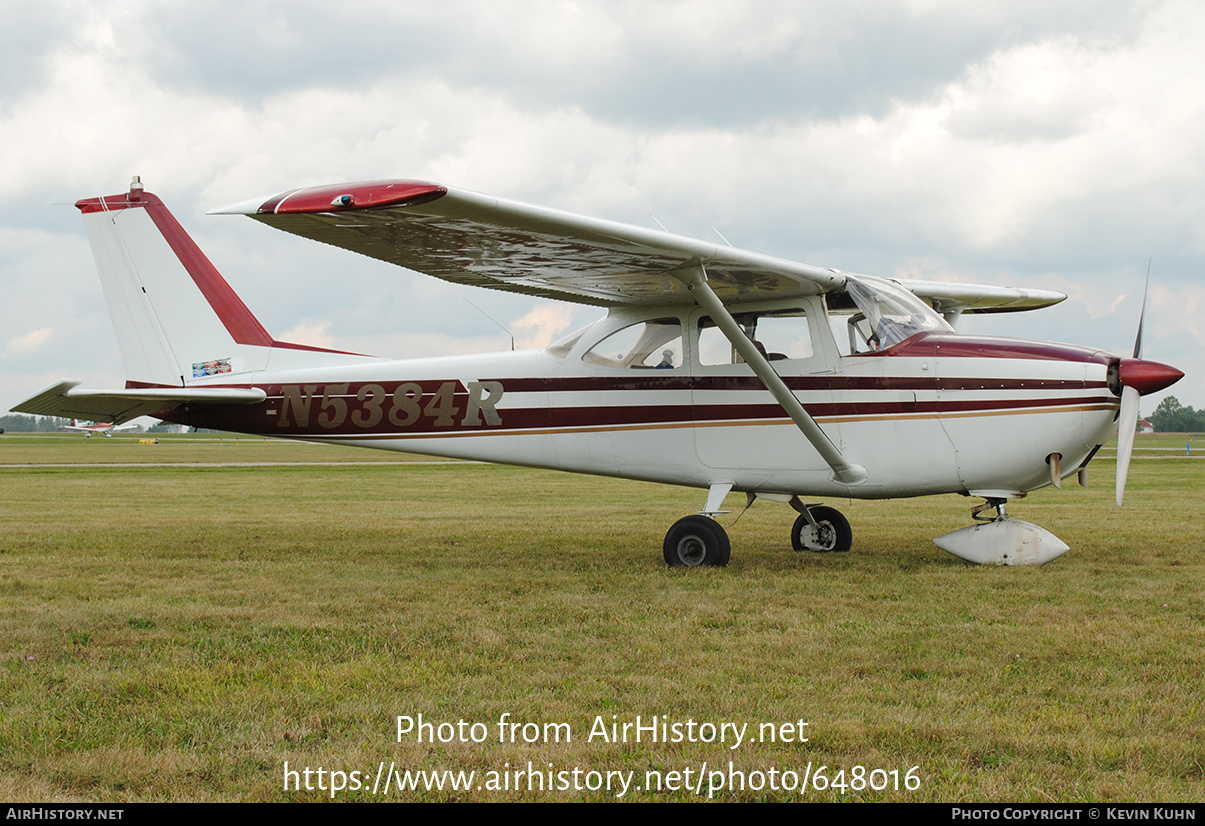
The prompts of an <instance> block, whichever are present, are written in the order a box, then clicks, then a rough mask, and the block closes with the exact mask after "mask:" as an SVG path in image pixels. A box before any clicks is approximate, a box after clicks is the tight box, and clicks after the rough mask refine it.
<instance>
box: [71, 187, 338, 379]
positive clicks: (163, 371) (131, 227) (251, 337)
mask: <svg viewBox="0 0 1205 826" xmlns="http://www.w3.org/2000/svg"><path fill="white" fill-rule="evenodd" d="M76 207H78V208H79V210H80V211H81V212H82V213H83V216H84V224H85V226H86V227H87V230H88V239H89V241H90V242H91V244H92V254H93V256H94V257H95V258H96V267H97V270H98V271H99V272H100V279H101V284H102V286H103V287H104V292H105V300H106V302H107V303H108V305H109V313H110V315H111V316H112V319H113V326H114V328H115V329H116V332H117V343H118V346H119V347H120V348H121V357H122V361H123V362H124V363H125V367H126V373H127V376H126V378H127V383H128V384H131V385H159V386H175V387H180V386H183V385H187V384H190V383H192V382H194V381H203V380H206V379H209V378H210V377H211V376H217V377H224V376H225V375H226V374H231V378H233V377H234V376H235V375H237V374H240V373H248V372H252V371H256V370H262V369H265V368H266V367H267V366H268V363H269V360H270V359H271V358H272V354H273V352H274V351H276V352H279V351H281V350H284V351H303V352H304V353H305V354H306V355H307V356H308V358H294V359H291V361H293V362H294V363H298V362H308V363H310V364H315V363H327V364H329V363H331V361H342V362H344V363H345V362H346V360H347V357H348V356H351V357H352V358H362V357H357V356H354V354H343V353H335V352H334V351H330V350H323V349H321V348H316V347H307V346H304V345H297V344H287V343H284V342H279V341H275V340H273V338H272V336H270V335H269V334H268V331H267V330H265V329H264V327H263V325H262V324H260V323H259V321H258V320H257V319H256V318H255V316H254V315H253V314H252V313H251V311H250V310H249V309H248V308H247V305H245V304H244V303H243V302H242V300H241V299H240V298H239V297H238V295H237V294H235V292H234V290H232V289H231V288H230V285H229V284H227V283H226V279H224V278H222V276H221V274H220V273H219V272H218V271H217V269H216V268H215V267H214V266H213V264H212V263H210V261H209V259H208V258H206V257H205V254H204V253H203V252H201V250H200V248H198V247H197V245H196V244H195V243H193V240H192V239H191V238H190V237H189V236H188V233H186V232H185V231H184V229H183V227H181V226H180V224H179V222H177V221H176V219H175V218H174V217H173V216H172V214H171V213H170V212H169V211H168V209H167V207H166V206H164V205H163V202H162V201H160V200H159V199H158V198H157V197H155V196H154V195H152V194H150V193H149V192H144V191H143V189H142V184H141V183H140V182H139V180H138V179H137V178H135V179H134V183H133V184H132V185H131V186H130V191H129V192H127V193H124V194H122V195H110V196H108V197H103V198H89V199H86V200H82V201H78V202H77V203H76ZM321 354H326V355H321ZM293 355H295V356H300V355H301V353H296V352H294V354H293ZM332 357H333V358H332ZM277 360H278V361H279V356H278V358H277ZM210 380H211V381H212V379H210Z"/></svg>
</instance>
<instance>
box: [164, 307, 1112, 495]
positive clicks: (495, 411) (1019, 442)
mask: <svg viewBox="0 0 1205 826" xmlns="http://www.w3.org/2000/svg"><path fill="white" fill-rule="evenodd" d="M733 314H734V316H737V317H739V318H748V319H756V320H755V321H751V322H750V323H751V324H756V323H758V322H761V323H762V328H760V329H764V330H766V332H765V333H764V334H759V335H764V336H765V337H766V338H767V344H766V346H768V347H770V348H771V349H770V351H769V352H768V353H767V357H768V358H769V359H770V361H771V363H772V365H773V367H774V370H775V372H777V373H778V374H779V375H780V376H781V377H782V378H783V380H784V381H785V383H786V385H787V386H788V387H789V388H790V390H791V391H792V392H793V393H794V394H795V395H796V397H797V398H798V399H799V401H800V402H801V403H802V404H803V406H804V407H805V409H806V410H807V412H808V413H809V414H810V415H811V416H812V417H813V418H814V419H815V420H816V421H817V423H819V425H820V426H821V428H822V429H823V430H824V432H825V434H827V436H828V437H829V439H830V440H831V441H832V442H833V444H834V445H836V446H837V447H838V449H839V450H840V451H841V452H842V453H843V454H844V455H845V456H846V457H847V458H848V459H849V460H850V461H851V462H854V463H856V464H858V465H861V466H863V467H865V468H866V471H867V478H866V479H865V481H863V482H861V483H858V484H853V485H850V484H844V483H840V482H838V481H836V480H835V479H834V476H833V472H832V469H831V468H830V467H829V466H828V465H827V464H826V463H825V462H824V461H823V460H822V459H821V457H820V456H819V455H818V454H817V452H816V450H815V449H814V448H813V447H812V445H811V444H809V442H808V441H807V439H805V438H804V436H803V434H802V433H801V432H800V430H799V429H798V428H797V427H796V426H795V423H794V422H792V420H791V419H790V418H788V416H787V415H786V414H785V413H784V411H783V408H782V407H781V406H780V405H779V404H778V403H776V402H775V400H774V399H773V398H772V397H771V395H770V392H769V391H768V390H767V389H766V388H765V386H764V384H763V383H762V382H761V381H760V380H759V379H758V378H757V377H756V376H755V375H754V374H753V372H752V370H751V369H750V366H749V365H748V364H745V363H742V362H741V360H740V358H739V356H738V355H736V354H735V353H733V352H732V351H731V348H727V345H726V343H725V342H724V341H723V340H720V339H719V338H717V336H715V335H714V334H712V333H711V328H710V326H709V320H708V319H707V317H706V313H705V312H703V311H702V310H700V309H698V308H691V307H690V306H684V305H673V306H666V307H663V308H641V309H639V310H613V311H612V312H611V313H610V314H609V315H608V316H607V317H606V318H603V319H601V320H599V321H598V322H596V323H595V324H593V325H592V326H590V327H589V328H587V329H586V330H585V331H583V332H581V333H580V334H578V335H576V336H573V337H571V338H570V339H567V340H565V341H563V342H561V343H559V344H556V345H553V346H552V347H549V348H546V349H542V350H529V351H520V352H503V353H493V354H487V355H471V356H453V357H443V358H427V359H414V360H404V361H391V360H384V359H367V358H365V359H362V360H357V359H349V360H348V362H347V363H346V364H338V365H334V366H330V367H321V368H314V367H312V366H311V367H309V368H308V369H305V370H288V369H284V370H274V369H263V370H255V371H251V372H246V373H242V374H218V375H213V376H205V377H202V378H199V379H196V380H194V381H193V382H191V383H190V386H192V385H195V386H198V387H200V386H214V385H222V386H231V385H233V386H254V387H259V388H261V389H263V390H264V391H265V393H266V394H267V398H266V399H265V400H264V401H263V402H262V403H260V404H258V405H230V406H202V405H193V406H191V408H183V407H182V408H177V409H175V410H169V411H164V412H163V414H162V415H163V416H164V417H165V418H168V419H169V420H172V421H176V422H180V423H183V424H188V425H192V426H196V427H212V428H218V429H225V430H233V431H238V432H243V433H251V434H262V435H268V436H279V437H287V438H297V439H305V440H312V441H322V442H331V443H339V444H347V445H356V446H361V447H372V448H384V449H390V450H403V451H409V452H414V453H421V454H430V455H436V456H446V457H454V458H464V459H477V460H483V461H488V462H500V463H507V464H516V465H527V466H534V467H546V468H555V469H560V470H569V471H576V472H581V473H591V474H598V475H605V476H620V477H626V478H635V479H644V480H648V481H654V482H662V483H668V484H676V485H688V486H694V487H704V488H706V487H710V486H712V485H715V484H721V483H731V484H732V486H733V489H734V490H738V491H751V492H756V493H765V494H794V495H806V496H842V497H852V498H860V499H876V498H888V497H903V496H921V495H927V494H936V493H949V492H958V493H973V494H976V495H991V496H1002V497H1007V496H1015V495H1021V494H1024V492H1026V491H1028V490H1032V489H1034V488H1037V487H1041V486H1043V485H1046V484H1049V483H1050V482H1051V469H1050V463H1049V457H1050V456H1051V455H1052V454H1057V455H1058V457H1059V459H1060V466H1061V474H1062V475H1069V474H1072V473H1074V472H1075V471H1076V469H1077V468H1079V467H1080V466H1081V465H1082V464H1083V463H1084V462H1085V461H1086V460H1087V459H1088V458H1090V456H1091V454H1092V453H1093V451H1094V450H1095V449H1096V448H1097V447H1098V446H1099V445H1100V444H1102V443H1103V442H1104V441H1105V440H1106V439H1107V438H1108V437H1109V435H1110V434H1111V432H1112V430H1113V429H1114V427H1115V424H1114V421H1115V418H1116V415H1117V411H1118V409H1119V401H1118V397H1117V395H1116V394H1115V393H1114V392H1112V391H1111V390H1110V388H1109V380H1108V369H1109V365H1110V363H1114V362H1116V361H1117V359H1116V357H1115V356H1113V355H1111V354H1108V353H1105V352H1101V351H1097V350H1091V349H1086V348H1080V347H1073V346H1069V345H1060V344H1051V343H1047V342H1036V341H1022V340H1010V339H988V338H976V337H968V336H961V335H957V334H954V333H943V332H923V333H920V334H917V335H913V336H911V337H910V338H907V339H905V340H904V341H902V342H899V343H895V344H893V345H892V346H887V347H886V348H885V349H882V350H878V349H873V348H871V347H869V346H867V347H865V348H864V349H863V351H862V352H858V351H857V350H858V348H857V347H856V346H853V345H845V344H844V342H843V341H842V343H841V344H839V343H838V342H839V339H841V337H840V336H838V335H835V334H834V327H837V326H839V324H840V321H838V322H837V323H836V324H834V323H833V322H832V320H831V319H830V316H829V314H828V311H827V308H826V306H825V301H824V298H823V297H822V296H818V297H811V298H796V299H791V300H789V301H779V302H771V303H763V304H760V305H756V306H751V307H734V309H733ZM841 318H842V317H841V316H838V315H834V316H832V319H838V320H840V319H841ZM767 319H771V320H773V321H774V322H775V324H779V325H780V328H772V326H771V325H770V323H769V321H768V320H767ZM750 329H751V330H752V327H750ZM838 332H839V331H838ZM850 340H851V342H853V340H854V336H853V335H852V334H851V335H850ZM759 346H760V345H759ZM763 349H764V348H763Z"/></svg>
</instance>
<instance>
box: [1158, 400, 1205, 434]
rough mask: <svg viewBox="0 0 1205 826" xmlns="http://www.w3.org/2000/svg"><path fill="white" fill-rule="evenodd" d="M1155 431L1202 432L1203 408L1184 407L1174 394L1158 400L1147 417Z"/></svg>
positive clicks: (1203, 421) (1203, 427) (1204, 423)
mask: <svg viewBox="0 0 1205 826" xmlns="http://www.w3.org/2000/svg"><path fill="white" fill-rule="evenodd" d="M1148 418H1149V419H1150V422H1151V424H1153V425H1154V426H1155V432H1157V433H1202V432H1205V410H1193V409H1192V405H1189V406H1188V407H1184V406H1183V405H1182V404H1180V400H1179V399H1177V398H1176V397H1175V396H1168V397H1167V398H1166V399H1164V400H1163V401H1161V402H1159V406H1158V407H1156V408H1155V412H1154V413H1152V414H1151V415H1150V416H1149V417H1148Z"/></svg>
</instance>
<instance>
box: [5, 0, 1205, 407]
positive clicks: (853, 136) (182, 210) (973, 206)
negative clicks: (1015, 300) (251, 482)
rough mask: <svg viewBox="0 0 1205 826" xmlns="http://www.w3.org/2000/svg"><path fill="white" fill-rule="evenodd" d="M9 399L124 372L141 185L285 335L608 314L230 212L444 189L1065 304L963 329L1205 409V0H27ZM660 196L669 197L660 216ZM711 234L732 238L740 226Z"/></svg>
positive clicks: (455, 338)
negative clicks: (1087, 360) (130, 226)
mask: <svg viewBox="0 0 1205 826" xmlns="http://www.w3.org/2000/svg"><path fill="white" fill-rule="evenodd" d="M0 14H2V15H3V19H4V21H5V22H4V26H3V28H2V29H0V77H2V78H3V83H0V290H2V293H0V296H2V297H0V409H2V410H7V409H8V408H9V407H11V406H12V405H14V404H16V403H18V402H19V401H21V400H22V399H24V398H27V397H28V396H31V395H33V394H34V393H36V392H37V391H38V390H40V389H42V388H43V387H45V386H47V385H49V384H51V383H53V382H55V381H58V380H59V379H62V378H67V377H71V378H79V379H83V380H84V383H85V386H88V387H121V386H123V384H124V381H125V376H124V372H123V370H122V367H121V362H120V357H119V355H118V351H117V343H116V339H115V337H114V334H113V331H112V326H111V323H110V321H109V317H108V312H107V310H106V308H105V302H104V298H103V296H102V293H101V290H100V284H99V281H98V280H97V277H96V273H95V268H94V265H93V262H92V256H91V252H90V249H89V247H88V243H87V238H86V237H85V234H84V230H83V225H82V222H81V221H80V218H79V213H78V212H77V210H75V209H74V208H73V207H72V206H71V204H73V203H74V202H75V201H76V200H78V199H81V198H86V197H93V196H97V195H108V194H115V193H120V192H124V191H125V190H126V189H127V187H128V184H129V181H130V178H131V176H133V175H139V176H141V178H142V180H143V182H144V184H145V185H146V188H147V190H148V191H151V192H154V193H156V194H157V195H159V196H160V197H161V198H162V199H163V200H164V201H165V202H166V203H167V205H168V207H169V208H170V209H171V210H172V211H173V213H174V214H175V215H176V217H177V218H178V219H179V220H180V222H181V223H182V224H183V225H184V227H185V228H186V229H187V230H188V231H189V233H190V234H192V236H193V238H194V239H195V240H196V241H197V243H198V244H199V245H200V246H201V248H202V249H203V250H205V252H206V253H207V254H208V255H209V257H210V259H211V260H212V261H213V262H214V264H215V265H216V266H217V268H218V269H219V271H221V272H222V273H223V275H225V276H226V278H227V280H228V281H229V282H230V283H231V285H232V286H233V287H234V288H235V290H236V291H237V292H238V293H239V294H240V295H241V296H242V297H243V299H244V301H245V302H246V303H247V304H248V306H249V307H250V308H251V309H252V311H253V312H254V313H255V314H256V315H257V316H258V317H259V319H260V320H261V321H262V322H263V324H264V326H265V327H266V328H267V329H268V330H269V331H270V332H271V333H272V334H273V335H274V336H275V337H277V338H280V339H285V340H294V341H302V342H306V343H311V344H318V345H324V346H330V347H335V348H338V349H345V350H354V351H358V352H368V353H376V354H381V355H389V356H395V357H399V358H404V357H410V356H428V355H440V354H445V353H464V352H480V351H488V350H497V349H506V348H508V347H509V346H510V338H509V336H508V335H507V334H506V333H504V332H503V331H502V330H501V329H500V327H504V328H506V329H507V330H510V331H511V332H512V333H513V334H514V336H515V337H516V339H517V340H518V345H519V346H520V347H522V346H542V345H543V344H546V343H548V342H549V341H550V340H552V339H553V338H555V337H557V336H558V335H560V334H563V333H565V332H568V331H569V330H570V329H572V328H575V327H578V326H581V325H583V324H585V323H588V322H589V321H591V320H593V319H594V318H597V317H598V316H599V315H600V314H601V311H600V310H598V309H596V308H589V307H576V306H573V305H568V304H560V303H556V302H551V301H546V300H538V299H531V298H526V297H524V296H518V295H511V294H506V293H498V292H494V291H489V290H481V289H477V288H471V287H464V286H458V285H452V284H446V283H444V282H441V281H438V280H436V279H433V278H430V277H427V276H422V275H419V274H416V273H411V272H408V271H405V270H402V269H399V268H397V267H393V266H390V265H388V264H384V263H382V262H377V261H373V260H370V259H367V258H362V257H359V256H356V255H354V254H351V253H348V252H343V251H339V250H335V249H333V248H330V247H326V246H323V245H320V244H316V243H314V242H312V241H308V240H306V239H303V238H296V237H293V236H289V235H286V234H284V233H281V232H278V231H276V230H273V229H271V228H268V227H265V226H262V225H259V224H257V223H256V222H254V221H250V220H247V219H246V218H242V217H239V216H207V215H205V213H206V211H207V210H209V209H212V208H214V207H218V206H222V205H225V204H228V203H232V202H236V201H242V200H245V199H248V198H251V197H254V196H258V195H267V194H271V193H274V192H279V191H283V190H286V189H292V188H295V187H300V186H309V185H319V184H333V183H339V182H345V181H356V180H373V179H382V178H414V179H420V180H430V181H436V182H439V183H442V184H447V185H451V186H454V187H458V188H463V189H472V190H477V191H481V192H486V193H489V194H491V195H496V196H500V197H504V198H509V199H515V200H522V201H529V202H532V203H536V204H541V205H545V206H551V207H556V208H558V209H563V210H568V211H571V212H577V213H581V214H585V215H589V216H593V217H599V218H607V219H611V220H618V221H624V222H627V223H631V224H636V225H639V226H642V227H648V228H653V229H656V228H657V222H660V223H661V224H663V225H664V226H665V227H667V228H668V229H669V230H671V231H672V232H675V233H677V234H680V235H686V236H691V237H696V238H703V239H707V240H710V241H713V242H714V241H715V239H716V235H715V230H717V229H718V230H719V232H721V233H722V234H723V237H724V238H726V239H727V240H728V241H730V242H731V243H732V244H734V245H735V246H737V247H742V248H745V249H749V250H753V251H756V252H761V253H766V254H770V255H774V256H777V257H780V258H786V259H790V260H794V261H802V262H806V263H809V264H816V265H820V266H825V267H835V268H838V269H841V270H845V271H849V272H862V273H869V274H873V275H882V276H888V277H900V278H921V279H930V280H956V281H967V282H972V283H985V284H999V285H1007V286H1020V287H1041V288H1049V289H1055V290H1060V291H1062V292H1065V293H1067V295H1068V296H1069V298H1068V299H1067V301H1065V302H1063V303H1062V304H1060V305H1058V306H1057V307H1054V308H1050V309H1046V310H1041V311H1037V312H1032V313H1021V314H1008V315H1001V316H992V317H986V316H980V317H968V318H965V319H963V320H962V322H961V323H960V325H959V329H960V331H962V332H967V333H981V334H990V335H1006V336H1017V337H1023V338H1039V339H1047V340H1053V341H1066V342H1072V343H1076V344H1083V345H1089V346H1094V347H1100V348H1103V349H1107V350H1112V351H1114V352H1117V353H1120V354H1125V355H1128V354H1129V353H1130V352H1132V349H1133V342H1134V337H1135V334H1136V332H1137V327H1138V319H1139V313H1140V305H1141V303H1142V294H1143V280H1144V278H1145V274H1146V271H1147V266H1148V261H1149V262H1150V270H1151V287H1150V295H1149V299H1148V306H1147V310H1146V324H1145V328H1144V344H1143V348H1144V349H1143V356H1144V357H1146V358H1149V359H1153V360H1156V361H1162V362H1165V363H1168V364H1172V365H1175V366H1176V367H1178V368H1180V369H1181V370H1183V371H1184V372H1185V374H1186V375H1185V378H1184V379H1182V380H1181V381H1180V382H1179V384H1177V385H1175V386H1174V387H1172V388H1169V390H1167V391H1165V392H1164V393H1159V394H1155V395H1154V396H1151V397H1147V398H1145V399H1144V400H1143V406H1142V412H1143V414H1144V415H1149V413H1150V412H1152V411H1153V410H1154V407H1155V404H1157V403H1158V401H1159V400H1160V399H1161V398H1162V397H1163V396H1164V395H1167V394H1169V393H1170V394H1173V395H1175V396H1177V398H1179V400H1180V401H1181V402H1182V403H1183V404H1185V405H1193V406H1194V407H1197V408H1198V409H1200V408H1203V407H1205V378H1203V377H1205V91H1203V90H1202V86H1201V83H1200V78H1201V77H1205V55H1203V49H1202V43H1205V4H1201V3H1197V2H1174V1H1173V2H1110V0H1090V1H1088V0H1085V1H1084V2H1079V1H1078V0H1069V1H1068V2H1061V3H1050V2H1049V0H1042V2H1031V1H1030V0H1009V2H991V1H990V0H985V1H984V2H978V3H973V4H968V3H963V2H945V1H944V0H905V1H903V2H890V1H889V0H883V2H874V3H866V2H851V3H831V2H772V0H758V2H747V3H738V2H720V0H703V1H701V2H692V1H690V0H683V1H682V2H661V3H658V2H650V1H649V0H641V1H640V2H619V1H618V0H608V2H535V1H533V0H522V2H505V0H495V1H494V2H488V3H474V2H455V1H454V0H453V2H441V3H438V4H436V3H396V2H392V0H390V1H389V2H374V1H373V0H356V2H347V3H343V2H335V1H334V0H323V2H306V1H305V0H293V2H290V3H259V2H255V1H254V0H232V2H222V0H214V1H213V2H201V3H189V4H183V3H169V2H158V1H156V0H128V2H104V0H88V2H69V1H64V2H46V3H37V4H33V3H26V2H21V1H20V0H0ZM654 216H655V218H654ZM713 228H715V229H713Z"/></svg>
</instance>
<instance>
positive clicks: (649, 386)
mask: <svg viewBox="0 0 1205 826" xmlns="http://www.w3.org/2000/svg"><path fill="white" fill-rule="evenodd" d="M782 380H783V382H784V383H785V384H786V385H787V387H789V388H790V389H792V390H804V391H806V390H1020V389H1028V390H1091V389H1099V388H1102V387H1106V386H1107V383H1106V382H1103V381H1083V380H1080V379H1001V378H984V377H965V378H964V377H940V376H933V377H931V376H906V377H894V376H842V375H828V376H783V377H782ZM490 381H498V382H502V383H503V384H504V385H505V386H506V390H507V392H511V393H571V392H578V393H583V392H596V391H621V390H765V389H766V388H765V385H764V384H762V381H761V379H759V378H757V377H756V376H643V375H642V376H636V377H629V376H575V377H571V378H506V379H499V378H495V379H490Z"/></svg>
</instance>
